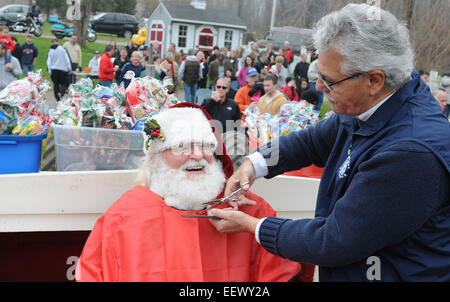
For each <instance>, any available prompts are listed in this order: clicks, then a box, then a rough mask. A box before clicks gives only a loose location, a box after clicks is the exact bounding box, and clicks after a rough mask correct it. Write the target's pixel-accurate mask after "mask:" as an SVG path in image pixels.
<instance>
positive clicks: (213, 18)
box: [161, 1, 247, 30]
mask: <svg viewBox="0 0 450 302" xmlns="http://www.w3.org/2000/svg"><path fill="white" fill-rule="evenodd" d="M161 4H162V5H163V6H164V7H165V8H166V9H167V11H168V12H169V15H170V16H171V17H172V19H173V20H176V21H188V22H191V23H199V24H211V25H226V26H229V27H234V28H241V29H244V30H246V29H247V26H246V25H245V23H244V21H242V19H241V18H239V16H237V15H236V14H235V13H233V12H231V11H229V10H225V9H217V8H208V7H207V8H206V9H205V10H201V9H195V8H194V7H192V6H191V5H189V4H180V3H172V2H167V1H161Z"/></svg>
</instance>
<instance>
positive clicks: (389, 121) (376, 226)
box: [259, 71, 450, 281]
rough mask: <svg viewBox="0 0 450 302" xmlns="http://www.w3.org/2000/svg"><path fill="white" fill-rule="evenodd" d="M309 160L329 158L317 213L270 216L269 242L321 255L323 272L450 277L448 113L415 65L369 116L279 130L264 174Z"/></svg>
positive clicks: (275, 249) (308, 258)
mask: <svg viewBox="0 0 450 302" xmlns="http://www.w3.org/2000/svg"><path fill="white" fill-rule="evenodd" d="M275 148H276V145H274V144H272V145H271V144H269V145H267V146H264V147H262V148H261V149H260V152H261V153H262V154H263V156H264V157H265V158H266V161H268V160H269V158H270V154H272V155H273V154H278V153H277V152H275V151H276V150H275ZM311 164H315V165H317V166H319V167H325V171H324V174H323V177H322V181H321V185H320V189H319V194H318V199H317V204H316V215H315V218H314V219H304V220H297V221H293V220H288V219H281V218H275V217H270V218H268V219H266V220H265V221H264V223H263V224H262V225H261V228H260V230H259V232H260V233H259V238H260V241H261V244H262V245H263V246H264V248H266V249H267V250H268V251H270V252H272V253H274V254H276V255H279V256H282V257H285V258H288V259H291V260H294V261H299V262H306V263H312V264H316V265H319V278H320V281H369V280H370V281H372V280H379V281H450V203H449V167H450V123H449V122H448V120H447V119H445V118H444V116H443V115H442V113H441V111H440V108H439V106H438V104H437V102H436V100H435V99H434V98H433V97H432V95H431V93H430V90H429V88H428V86H426V85H425V84H424V83H423V82H422V81H421V80H420V76H419V74H418V73H417V72H416V71H414V73H413V77H412V79H411V80H410V81H409V82H408V83H407V84H406V85H405V86H404V87H403V88H402V89H400V90H399V91H397V92H396V93H395V94H394V95H393V96H392V97H391V98H390V99H389V100H388V101H386V103H384V104H383V105H382V106H381V107H380V108H379V109H378V110H377V111H376V112H375V113H374V115H373V116H372V117H371V118H370V119H369V120H368V121H367V122H361V121H358V120H357V119H356V118H354V117H349V116H343V115H334V116H332V117H330V118H328V119H327V120H324V121H321V122H320V123H318V124H317V125H316V126H315V127H311V128H309V129H307V130H304V131H299V132H297V133H293V134H291V135H289V136H287V137H282V138H280V142H279V160H278V163H277V164H276V165H273V166H269V175H268V176H267V178H271V177H274V176H276V175H279V174H281V173H284V172H287V171H292V170H297V169H300V168H303V167H307V166H309V165H311ZM298 194H299V202H301V192H298ZM373 256H374V257H373ZM374 259H375V260H374ZM375 265H376V266H375ZM374 268H375V269H376V270H377V273H375V274H374V270H373V269H374Z"/></svg>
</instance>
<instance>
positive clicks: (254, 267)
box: [76, 103, 314, 282]
mask: <svg viewBox="0 0 450 302" xmlns="http://www.w3.org/2000/svg"><path fill="white" fill-rule="evenodd" d="M213 127H214V126H213V124H212V121H211V119H210V117H209V115H208V114H207V113H206V111H204V110H203V109H202V108H201V107H200V106H197V105H195V104H191V103H185V104H180V105H177V106H174V107H172V108H171V109H169V110H167V111H164V112H161V113H159V114H157V115H155V116H154V117H152V118H151V119H149V120H147V122H146V123H145V128H144V133H145V138H146V143H145V146H144V148H145V152H146V155H147V157H146V161H145V163H144V164H143V167H142V169H141V171H140V174H139V177H138V180H137V182H138V184H139V185H138V186H137V187H135V188H134V189H132V190H130V191H128V192H127V193H125V194H124V195H123V196H122V197H121V198H120V199H119V200H118V201H117V202H116V203H114V204H113V205H112V206H111V207H110V208H109V209H108V210H107V211H106V213H105V214H104V215H103V216H102V217H101V218H100V219H99V220H98V221H97V223H96V225H95V227H94V229H93V231H92V233H91V234H90V236H89V238H88V241H87V243H86V245H85V247H84V249H83V252H82V255H81V257H80V260H79V262H78V267H77V273H76V277H77V280H78V281H150V282H153V281H155V282H165V281H169V282H201V281H207V282H232V281H239V282H246V281H250V282H251V281H280V282H284V281H289V280H300V281H311V280H312V275H313V270H314V267H312V266H309V265H304V266H303V265H301V264H300V263H296V262H291V261H289V260H285V259H283V258H281V257H278V256H274V255H271V254H270V253H268V252H267V251H265V250H264V249H263V248H262V247H261V246H260V245H259V244H258V243H257V242H256V241H255V240H254V238H253V237H252V236H251V235H249V234H247V233H239V234H238V233H237V234H221V233H219V232H218V231H217V230H216V229H215V228H214V226H213V225H212V224H211V223H210V221H209V219H203V218H196V217H185V215H197V216H198V215H203V216H204V215H205V211H203V210H205V208H206V206H205V204H204V203H205V202H209V201H211V200H213V199H215V198H217V197H219V198H220V197H222V196H223V189H224V186H225V182H226V180H227V179H228V178H229V177H230V176H231V175H232V174H233V165H232V162H231V160H230V158H229V157H228V156H227V155H226V151H225V147H224V145H223V142H222V140H221V138H220V134H219V133H218V132H217V131H215V130H214V128H213ZM245 197H246V198H247V199H248V200H245V201H244V202H245V203H246V205H243V206H241V207H240V210H241V211H244V212H246V213H249V215H253V216H257V217H265V216H267V215H274V214H275V212H274V210H273V209H272V208H271V207H270V206H269V205H268V204H267V203H266V202H265V201H264V200H263V199H262V198H260V197H258V196H256V195H255V194H253V193H251V192H248V193H246V195H245ZM250 200H251V201H250ZM249 204H253V205H249ZM225 207H228V206H227V205H223V206H220V208H225ZM235 207H236V205H235ZM182 215H183V216H182Z"/></svg>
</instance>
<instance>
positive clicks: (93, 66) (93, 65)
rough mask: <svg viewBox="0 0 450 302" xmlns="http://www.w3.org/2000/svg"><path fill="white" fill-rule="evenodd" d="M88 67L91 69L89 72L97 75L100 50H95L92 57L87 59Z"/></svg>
mask: <svg viewBox="0 0 450 302" xmlns="http://www.w3.org/2000/svg"><path fill="white" fill-rule="evenodd" d="M88 66H89V68H90V69H91V74H95V75H98V69H99V66H100V52H99V51H98V50H96V51H95V55H94V57H93V58H92V59H91V60H90V61H89V65H88Z"/></svg>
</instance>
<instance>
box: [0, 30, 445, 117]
mask: <svg viewBox="0 0 450 302" xmlns="http://www.w3.org/2000/svg"><path fill="white" fill-rule="evenodd" d="M0 45H1V47H3V48H4V49H5V51H4V55H2V56H0V64H2V65H3V66H1V67H0V73H1V74H4V76H2V77H1V79H0V90H1V89H3V88H4V87H6V86H7V85H8V84H9V83H10V82H11V81H14V80H16V79H18V78H20V77H21V76H23V75H26V74H27V73H28V72H32V71H34V69H35V66H36V61H37V57H38V55H39V50H38V48H37V47H36V46H35V45H34V43H33V37H32V36H31V35H27V36H26V42H25V43H24V44H22V45H20V44H19V43H18V42H17V39H16V38H15V37H11V36H10V35H9V29H8V27H7V26H4V25H2V26H0ZM58 46H60V45H59V41H58V40H57V39H53V40H52V45H51V46H50V50H49V51H48V54H47V61H46V62H47V70H48V73H49V74H50V77H51V80H52V82H53V84H54V95H55V98H56V100H57V101H59V100H60V99H61V98H62V96H64V94H65V93H66V91H67V89H68V87H69V85H70V84H71V83H74V82H76V80H77V78H76V73H77V72H81V71H83V70H82V69H83V66H82V57H83V54H82V51H81V47H80V45H79V44H78V37H77V36H76V35H73V36H72V37H71V39H70V40H69V41H66V42H65V43H64V44H63V45H61V48H58ZM153 46H154V49H153V51H152V53H149V52H150V49H149V47H148V46H147V45H143V46H141V47H139V46H137V45H134V44H133V42H132V40H130V41H128V44H127V45H126V46H125V47H123V48H118V47H117V44H116V42H115V41H111V42H110V44H109V45H107V46H106V48H105V51H104V53H103V54H101V53H100V52H99V51H96V52H95V54H94V56H93V57H92V58H91V59H90V61H89V65H88V66H87V67H88V77H91V78H93V79H98V81H99V83H100V84H101V85H104V86H110V85H111V84H112V83H113V82H116V83H117V84H119V85H120V84H123V85H124V86H125V87H127V86H128V85H129V83H130V77H131V76H126V74H127V72H133V75H134V76H135V77H142V76H147V75H149V76H152V77H154V78H156V79H158V80H163V79H164V78H166V77H169V78H170V79H171V80H172V81H173V84H174V85H173V91H170V93H175V92H176V91H177V90H178V89H180V87H181V86H183V87H184V92H185V93H184V95H185V100H186V101H187V102H190V103H195V104H197V103H198V101H197V91H198V89H205V88H207V89H211V90H212V91H213V93H214V95H212V96H211V98H209V99H208V101H210V100H214V99H219V98H218V97H217V96H216V95H215V93H216V92H217V87H216V84H217V81H218V80H219V79H224V80H226V81H228V82H229V83H230V84H229V85H227V86H226V89H225V90H226V96H227V98H230V99H231V101H234V102H236V103H237V105H238V106H239V109H240V114H241V115H242V114H243V112H244V111H245V109H246V108H247V107H248V106H250V105H252V104H254V105H252V107H258V108H259V110H263V112H261V113H266V111H265V110H264V108H265V107H267V106H262V105H261V104H260V105H259V106H256V104H257V103H258V101H259V100H260V99H261V97H263V96H264V95H265V94H266V93H267V91H266V89H265V87H269V86H271V85H270V83H269V82H270V81H271V82H273V81H275V80H276V82H275V84H276V88H277V91H278V92H280V93H281V94H280V96H281V97H282V98H283V101H282V102H277V104H284V103H286V102H299V101H302V100H305V101H307V102H309V103H311V104H313V105H314V106H315V109H316V110H318V111H320V109H321V107H322V104H323V99H324V95H323V93H322V92H320V91H317V90H316V84H317V81H318V79H319V74H318V72H317V55H316V54H315V52H312V53H310V54H309V55H308V54H307V53H302V54H301V56H300V58H301V61H300V62H299V63H297V64H296V65H295V67H294V66H293V64H292V63H293V62H294V52H293V50H292V49H291V48H290V45H289V42H288V41H286V42H285V43H284V47H282V48H280V49H278V50H275V49H274V48H273V45H272V44H271V43H268V44H267V46H266V47H265V48H263V49H260V48H259V46H258V43H256V42H251V43H250V44H249V46H248V47H247V49H246V50H244V49H243V48H242V47H240V46H239V47H238V48H237V49H234V50H231V51H229V50H228V49H227V48H225V47H223V48H220V47H218V46H215V47H214V48H213V50H212V52H211V53H209V52H208V51H202V50H195V49H190V50H189V51H188V52H187V54H184V53H183V51H177V50H176V45H175V44H174V43H171V44H170V46H169V48H168V49H167V52H166V53H165V54H164V56H163V57H162V56H161V51H160V50H159V49H160V46H159V45H156V44H155V45H153ZM308 59H310V60H308ZM150 65H151V66H150ZM292 67H294V68H292ZM150 73H151V74H150ZM420 74H421V77H422V80H423V81H424V82H425V83H428V78H429V73H428V72H424V71H421V72H420ZM274 76H275V78H274ZM266 78H267V81H266ZM448 82H449V74H444V76H443V79H442V84H441V87H440V88H438V89H437V90H435V91H433V94H434V95H440V93H439V92H438V91H443V92H445V93H446V94H447V99H448V94H449V91H448V89H449V88H448V87H449V86H450V84H449V83H448ZM265 83H266V85H265ZM280 96H277V97H278V99H279V98H280ZM438 101H439V100H438ZM216 102H217V100H216ZM265 102H266V103H267V104H269V103H271V102H272V99H270V97H269V98H267V97H266V98H265ZM442 104H443V102H441V105H442ZM199 105H201V104H199ZM442 106H443V105H442ZM222 107H223V109H222V110H220V111H217V112H221V113H222V112H223V111H224V110H228V109H227V108H228V107H226V106H222ZM271 107H272V110H269V111H267V113H269V112H270V113H273V112H274V111H276V109H277V108H278V107H277V106H275V105H273V104H272V105H271ZM442 112H443V114H444V115H446V116H447V117H449V115H450V103H447V104H446V106H444V107H443V111H442ZM225 115H227V114H225ZM215 117H217V119H218V120H220V119H221V116H220V115H219V116H215Z"/></svg>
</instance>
